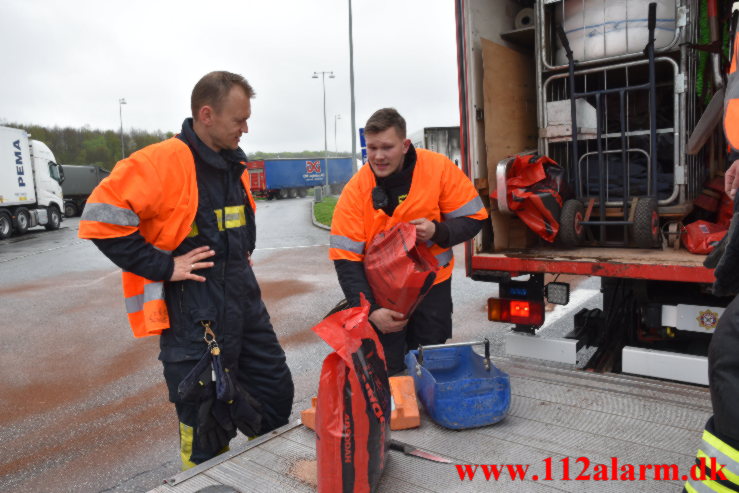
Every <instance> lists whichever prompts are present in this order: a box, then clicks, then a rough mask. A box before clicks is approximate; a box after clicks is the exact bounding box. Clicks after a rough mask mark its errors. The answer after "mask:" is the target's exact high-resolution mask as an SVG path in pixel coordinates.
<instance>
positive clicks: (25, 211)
mask: <svg viewBox="0 0 739 493" xmlns="http://www.w3.org/2000/svg"><path fill="white" fill-rule="evenodd" d="M0 150H1V151H2V155H0V240H3V239H5V238H8V237H10V236H11V235H12V234H13V233H16V234H23V233H25V232H26V231H28V228H32V227H34V226H38V225H43V226H45V227H46V229H49V230H53V229H58V228H59V226H60V224H61V222H62V205H63V198H62V187H61V184H62V182H63V181H64V173H63V171H62V169H61V166H59V165H58V164H57V163H56V159H55V158H54V154H53V153H52V152H51V150H49V148H48V147H47V146H46V144H44V143H43V142H39V141H38V140H32V139H30V135H29V134H28V133H27V132H26V131H25V130H20V129H16V128H9V127H0Z"/></svg>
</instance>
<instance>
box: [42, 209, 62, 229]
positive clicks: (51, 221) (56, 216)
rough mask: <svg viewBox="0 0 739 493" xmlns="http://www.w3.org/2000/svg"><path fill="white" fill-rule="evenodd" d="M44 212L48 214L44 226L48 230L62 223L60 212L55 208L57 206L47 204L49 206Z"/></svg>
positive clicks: (56, 227)
mask: <svg viewBox="0 0 739 493" xmlns="http://www.w3.org/2000/svg"><path fill="white" fill-rule="evenodd" d="M46 214H47V215H48V221H47V222H46V225H45V226H44V227H45V228H46V229H47V230H48V231H54V230H55V229H59V226H61V225H62V213H61V212H59V209H57V207H56V206H54V205H52V206H49V208H48V209H47V210H46Z"/></svg>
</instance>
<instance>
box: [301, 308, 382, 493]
mask: <svg viewBox="0 0 739 493" xmlns="http://www.w3.org/2000/svg"><path fill="white" fill-rule="evenodd" d="M361 303H362V305H361V306H360V307H355V308H349V309H347V310H343V311H340V312H337V313H334V314H333V315H330V316H328V317H327V318H325V319H324V320H323V321H322V322H321V323H319V324H318V325H316V326H315V327H313V331H314V332H315V333H316V334H318V335H319V336H320V337H321V338H322V339H323V340H324V341H326V343H328V345H329V346H331V347H332V348H333V349H334V352H333V353H331V354H329V355H328V356H327V357H326V359H325V360H324V361H323V367H322V368H321V379H320V382H319V385H318V402H317V403H316V455H317V459H318V491H319V492H320V493H336V492H344V493H348V492H369V491H375V490H376V489H377V485H378V484H379V482H380V477H381V475H382V471H383V469H384V468H385V458H386V456H387V451H388V444H389V440H390V383H389V381H388V377H387V370H386V367H385V353H384V351H383V349H382V344H380V341H379V339H378V338H377V334H375V331H374V329H372V326H371V325H370V323H369V321H368V316H369V308H370V305H369V303H368V302H367V300H366V299H365V298H364V295H362V299H361Z"/></svg>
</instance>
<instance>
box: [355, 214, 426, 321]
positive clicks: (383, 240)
mask: <svg viewBox="0 0 739 493" xmlns="http://www.w3.org/2000/svg"><path fill="white" fill-rule="evenodd" d="M439 269H440V267H439V262H437V260H436V257H434V255H433V254H432V253H431V251H430V250H429V249H428V247H427V246H426V245H425V244H423V243H418V244H417V243H416V227H415V226H414V225H412V224H411V223H398V224H396V225H395V226H393V227H392V228H390V229H389V230H387V231H383V232H381V233H378V234H377V235H375V237H374V238H372V241H371V242H370V244H369V247H367V252H366V254H365V255H364V272H365V275H366V276H367V282H369V285H370V288H372V294H373V295H374V297H375V301H376V302H377V304H378V305H380V306H381V307H383V308H389V309H390V310H395V311H396V312H398V313H402V314H403V318H408V317H410V315H411V313H413V310H414V309H415V308H416V307H417V306H418V304H419V303H420V302H421V300H422V299H423V297H424V296H426V293H428V291H429V289H431V286H433V284H434V280H436V273H437V272H439Z"/></svg>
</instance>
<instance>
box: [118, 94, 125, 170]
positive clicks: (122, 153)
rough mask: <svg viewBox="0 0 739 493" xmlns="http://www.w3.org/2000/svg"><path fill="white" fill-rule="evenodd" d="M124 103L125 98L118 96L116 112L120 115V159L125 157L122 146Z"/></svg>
mask: <svg viewBox="0 0 739 493" xmlns="http://www.w3.org/2000/svg"><path fill="white" fill-rule="evenodd" d="M124 104H126V98H120V99H119V100H118V113H119V115H120V117H121V159H123V158H125V157H126V153H125V150H124V148H123V105H124Z"/></svg>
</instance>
